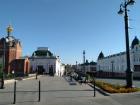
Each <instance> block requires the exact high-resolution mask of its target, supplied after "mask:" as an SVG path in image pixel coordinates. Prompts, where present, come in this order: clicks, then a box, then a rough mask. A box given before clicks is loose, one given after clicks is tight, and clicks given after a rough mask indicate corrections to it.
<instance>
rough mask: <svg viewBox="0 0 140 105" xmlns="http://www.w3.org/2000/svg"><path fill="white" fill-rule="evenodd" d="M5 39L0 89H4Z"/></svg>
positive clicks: (4, 41)
mask: <svg viewBox="0 0 140 105" xmlns="http://www.w3.org/2000/svg"><path fill="white" fill-rule="evenodd" d="M5 43H6V40H5V38H4V40H3V65H2V78H1V87H0V89H4V70H5V47H6V45H5Z"/></svg>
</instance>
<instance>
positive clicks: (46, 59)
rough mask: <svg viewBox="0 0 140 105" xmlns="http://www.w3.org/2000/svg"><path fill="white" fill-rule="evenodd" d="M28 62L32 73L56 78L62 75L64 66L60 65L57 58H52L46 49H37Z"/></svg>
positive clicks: (51, 54)
mask: <svg viewBox="0 0 140 105" xmlns="http://www.w3.org/2000/svg"><path fill="white" fill-rule="evenodd" d="M29 60H30V65H31V69H32V72H38V73H39V74H44V73H45V74H49V75H57V76H62V75H63V74H64V71H65V69H64V65H62V63H61V60H60V58H59V56H54V55H53V53H52V52H51V51H50V50H49V49H48V48H47V47H39V48H38V49H37V50H36V51H34V52H33V54H32V56H31V57H30V58H29Z"/></svg>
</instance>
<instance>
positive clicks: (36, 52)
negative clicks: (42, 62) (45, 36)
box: [32, 50, 53, 57]
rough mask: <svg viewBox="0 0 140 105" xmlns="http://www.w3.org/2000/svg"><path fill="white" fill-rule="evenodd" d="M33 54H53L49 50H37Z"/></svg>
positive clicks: (49, 55)
mask: <svg viewBox="0 0 140 105" xmlns="http://www.w3.org/2000/svg"><path fill="white" fill-rule="evenodd" d="M32 55H33V56H47V57H52V56H53V54H52V53H51V52H50V51H49V50H44V51H43V50H37V51H35V52H34V53H33V54H32Z"/></svg>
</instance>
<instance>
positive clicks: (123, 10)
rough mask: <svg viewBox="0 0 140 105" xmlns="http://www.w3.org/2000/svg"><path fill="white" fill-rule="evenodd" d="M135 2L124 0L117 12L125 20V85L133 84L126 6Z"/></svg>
mask: <svg viewBox="0 0 140 105" xmlns="http://www.w3.org/2000/svg"><path fill="white" fill-rule="evenodd" d="M134 3H135V1H134V0H124V2H123V3H121V5H120V10H119V12H118V14H123V13H124V22H125V38H126V61H127V69H126V83H127V87H132V86H133V70H132V69H131V67H130V52H129V32H128V15H127V12H128V9H127V6H129V5H133V4H134Z"/></svg>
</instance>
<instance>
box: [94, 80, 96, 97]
mask: <svg viewBox="0 0 140 105" xmlns="http://www.w3.org/2000/svg"><path fill="white" fill-rule="evenodd" d="M94 97H96V90H95V79H94Z"/></svg>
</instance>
